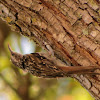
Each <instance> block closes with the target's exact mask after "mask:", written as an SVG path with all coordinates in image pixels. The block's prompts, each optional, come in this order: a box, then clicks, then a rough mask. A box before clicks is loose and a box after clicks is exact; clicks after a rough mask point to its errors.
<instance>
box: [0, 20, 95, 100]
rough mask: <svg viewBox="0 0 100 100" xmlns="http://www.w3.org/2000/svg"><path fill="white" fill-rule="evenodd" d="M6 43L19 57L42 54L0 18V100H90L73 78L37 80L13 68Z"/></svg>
mask: <svg viewBox="0 0 100 100" xmlns="http://www.w3.org/2000/svg"><path fill="white" fill-rule="evenodd" d="M8 44H10V46H11V47H12V49H13V50H14V51H16V52H19V53H21V54H28V53H33V52H41V51H42V49H41V48H40V47H38V46H37V45H36V44H35V43H34V42H33V41H32V40H29V39H28V38H27V37H24V36H22V35H20V34H19V33H15V32H12V31H11V30H10V28H9V27H8V25H6V23H5V22H4V21H2V20H1V19H0V100H94V99H92V97H91V96H90V95H89V93H88V92H87V91H86V90H85V89H84V88H82V87H81V86H80V84H79V83H78V82H77V81H76V80H74V79H71V78H61V79H43V78H37V77H35V76H32V75H31V74H29V73H26V72H24V71H22V70H21V69H19V68H17V67H15V66H14V65H13V64H12V63H11V61H10V52H9V50H8Z"/></svg>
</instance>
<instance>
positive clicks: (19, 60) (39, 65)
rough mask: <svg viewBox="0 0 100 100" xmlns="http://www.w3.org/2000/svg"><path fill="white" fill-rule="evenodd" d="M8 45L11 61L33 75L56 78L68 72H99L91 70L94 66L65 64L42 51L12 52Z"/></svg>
mask: <svg viewBox="0 0 100 100" xmlns="http://www.w3.org/2000/svg"><path fill="white" fill-rule="evenodd" d="M8 47H9V50H10V52H11V61H12V63H13V64H14V65H15V66H17V67H19V68H21V69H23V70H25V71H28V72H30V73H32V74H33V75H34V76H38V77H44V78H58V77H64V76H68V75H70V74H99V73H94V72H91V71H94V70H96V69H98V68H99V67H96V66H85V67H83V66H66V65H65V64H64V63H62V62H61V61H60V60H57V59H56V58H54V57H51V56H50V55H47V54H44V53H31V54H26V55H22V54H19V53H16V52H13V51H12V50H11V48H10V46H8Z"/></svg>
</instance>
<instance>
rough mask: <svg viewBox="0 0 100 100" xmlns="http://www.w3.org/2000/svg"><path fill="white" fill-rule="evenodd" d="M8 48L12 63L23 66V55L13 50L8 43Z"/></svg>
mask: <svg viewBox="0 0 100 100" xmlns="http://www.w3.org/2000/svg"><path fill="white" fill-rule="evenodd" d="M8 48H9V51H10V53H11V61H12V63H13V64H14V65H15V66H17V67H20V68H23V64H22V59H23V55H22V54H20V53H17V52H14V51H13V50H12V49H11V47H10V46H9V45H8Z"/></svg>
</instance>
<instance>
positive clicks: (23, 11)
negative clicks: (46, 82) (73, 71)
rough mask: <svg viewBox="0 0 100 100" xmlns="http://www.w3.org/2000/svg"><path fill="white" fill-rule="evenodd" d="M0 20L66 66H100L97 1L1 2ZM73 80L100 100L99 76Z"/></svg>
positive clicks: (19, 0) (32, 0)
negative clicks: (37, 43) (51, 51)
mask: <svg viewBox="0 0 100 100" xmlns="http://www.w3.org/2000/svg"><path fill="white" fill-rule="evenodd" d="M0 17H1V18H2V19H3V20H5V21H6V22H7V23H8V24H9V25H10V26H11V29H12V30H14V31H17V32H20V33H21V34H22V35H24V36H27V37H29V38H30V39H32V40H34V41H39V43H40V45H41V46H42V47H43V48H45V49H47V51H48V48H47V45H48V46H49V47H50V48H52V49H53V51H54V55H55V56H56V57H57V58H59V59H60V60H62V61H63V62H65V64H66V62H67V63H69V64H70V65H76V66H77V65H80V66H81V65H82V66H89V65H96V66H97V65H98V66H100V1H99V0H0ZM96 71H97V72H100V71H99V70H96ZM72 77H73V78H75V79H77V80H78V81H79V82H80V83H81V85H82V86H83V87H84V88H86V89H87V90H88V91H89V92H90V93H91V95H92V96H93V97H94V98H95V99H96V100H100V76H99V75H96V76H93V75H92V76H90V75H73V76H72Z"/></svg>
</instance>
